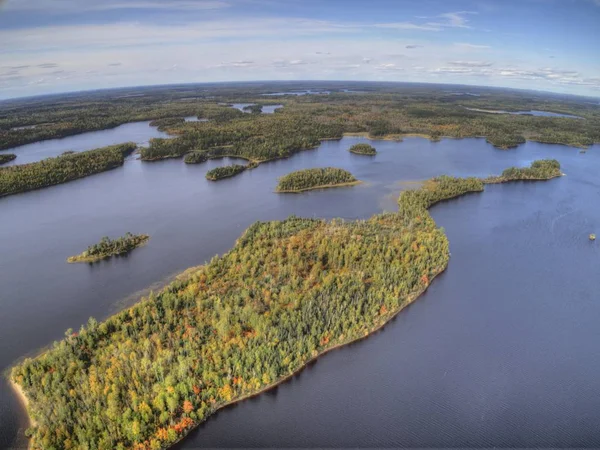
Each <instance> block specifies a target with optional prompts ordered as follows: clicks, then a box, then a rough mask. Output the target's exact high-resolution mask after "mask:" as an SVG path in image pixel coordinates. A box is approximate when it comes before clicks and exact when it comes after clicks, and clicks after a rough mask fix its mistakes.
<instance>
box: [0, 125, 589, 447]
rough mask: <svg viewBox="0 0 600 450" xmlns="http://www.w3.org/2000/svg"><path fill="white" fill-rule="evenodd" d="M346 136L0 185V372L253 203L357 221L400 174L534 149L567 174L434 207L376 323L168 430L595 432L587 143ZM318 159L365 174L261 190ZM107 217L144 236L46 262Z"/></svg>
mask: <svg viewBox="0 0 600 450" xmlns="http://www.w3.org/2000/svg"><path fill="white" fill-rule="evenodd" d="M111 131H114V130H108V131H107V132H111ZM132 139H133V140H135V138H134V137H132V136H131V135H129V134H123V135H122V136H120V139H119V141H118V142H123V141H127V140H132ZM360 141H365V139H362V138H344V139H343V140H341V141H327V142H324V143H323V144H322V145H321V147H320V148H319V149H317V150H310V151H305V152H301V153H299V154H297V155H295V156H293V157H291V158H289V159H286V160H281V161H275V162H271V163H268V164H263V165H261V166H259V167H258V168H256V169H253V170H249V171H246V172H244V173H242V174H241V175H239V176H237V177H234V178H229V179H226V180H222V181H219V182H217V183H214V182H209V181H207V180H206V179H205V178H204V175H205V173H206V172H207V170H209V169H211V168H213V167H215V166H218V165H222V164H227V163H229V161H226V160H221V161H214V160H212V161H208V162H207V163H205V164H201V165H186V164H184V163H183V162H182V161H181V160H167V161H163V162H156V163H143V162H141V161H138V160H134V159H130V160H128V161H127V162H126V163H125V165H124V166H123V167H121V168H118V169H115V170H113V171H109V172H105V173H102V174H98V175H94V176H91V177H88V178H85V179H81V180H77V181H74V182H72V183H67V184H64V185H59V186H54V187H51V188H47V189H43V190H39V191H33V192H29V193H25V194H20V195H14V196H10V197H6V198H2V199H0V219H1V221H2V227H0V255H1V256H0V286H1V287H2V289H1V290H0V306H1V308H0V311H1V313H0V369H2V370H6V369H8V368H9V367H10V366H11V365H12V364H14V363H15V361H17V360H18V359H19V358H21V357H23V356H24V355H28V354H29V355H32V354H35V352H36V351H37V350H38V349H40V348H41V347H43V346H46V345H48V344H49V343H50V342H52V341H53V340H56V339H60V338H61V337H62V336H63V333H64V330H66V329H67V328H70V327H72V328H75V329H77V328H79V326H80V325H81V324H82V323H84V322H85V321H87V319H88V317H90V316H94V317H96V318H99V319H102V318H105V317H107V316H108V315H110V314H112V313H114V312H116V311H117V310H119V309H120V308H122V307H123V306H124V305H126V304H128V303H130V302H131V301H132V300H133V299H135V298H136V296H137V295H139V292H140V291H142V290H144V289H146V288H148V287H150V286H152V285H153V283H156V282H159V281H161V280H166V279H168V278H169V276H171V275H173V274H175V273H178V272H180V271H182V270H184V269H186V268H187V267H190V266H193V265H197V264H201V263H203V262H205V261H206V260H208V259H210V258H211V257H212V256H214V255H215V254H221V253H223V252H225V251H227V250H228V249H229V248H231V246H232V245H233V243H234V242H235V239H236V238H237V237H239V235H240V234H241V233H242V231H243V230H244V229H245V228H246V227H247V226H248V225H250V224H251V223H252V222H254V221H256V220H273V219H283V218H285V217H287V216H289V215H290V214H296V215H300V216H306V217H325V218H331V217H344V218H346V219H357V218H367V217H369V216H370V215H372V214H374V213H377V212H380V211H383V210H390V211H392V210H395V209H396V198H397V196H398V193H399V191H400V190H401V189H402V188H404V187H406V184H405V183H402V182H403V181H414V180H422V179H425V178H429V177H431V176H435V175H439V174H443V173H448V174H453V175H458V176H465V175H478V176H484V175H489V174H494V173H499V172H500V171H501V170H502V169H504V168H506V167H507V166H510V165H519V166H524V165H528V164H529V163H530V162H531V161H532V160H534V159H537V158H541V157H553V158H557V159H559V160H560V161H561V163H562V164H563V171H564V172H565V173H566V174H567V176H565V177H561V178H559V179H555V180H552V181H549V182H546V183H515V184H509V185H497V186H488V187H487V188H486V191H485V192H484V193H482V194H473V195H470V196H467V197H464V198H461V199H458V200H455V201H451V202H447V203H444V204H441V205H438V206H436V207H434V208H433V209H432V214H433V215H434V217H435V219H436V220H437V221H438V224H439V225H440V226H443V227H445V228H446V231H447V234H448V236H449V238H450V242H451V250H452V258H451V261H450V266H449V269H448V270H447V272H446V273H444V274H443V275H442V276H440V277H439V279H436V281H435V282H434V283H433V284H432V286H431V288H430V289H429V291H428V292H427V293H426V294H425V295H424V296H423V297H422V298H421V299H419V300H418V301H417V302H416V303H415V304H414V305H412V306H411V307H410V308H408V309H407V310H406V311H404V312H403V313H402V314H400V315H399V317H398V318H397V319H396V320H395V321H393V322H392V323H391V324H389V325H388V326H387V327H386V328H385V329H384V330H383V331H382V332H380V333H378V334H376V335H375V336H373V337H371V338H369V339H367V340H366V341H363V342H361V343H358V344H354V345H351V346H349V347H346V348H344V349H342V350H339V351H336V352H333V353H331V354H329V355H327V356H326V357H324V358H322V359H321V360H319V361H318V362H317V363H316V364H314V365H312V366H311V367H310V368H308V369H307V370H305V371H304V372H302V373H301V374H300V375H299V376H298V377H296V378H295V379H293V380H292V381H290V382H288V383H285V384H283V385H281V386H280V387H279V388H277V389H276V390H274V391H272V392H270V393H267V394H265V395H262V396H260V397H258V398H256V399H253V400H250V401H247V402H244V403H242V404H240V405H238V406H236V407H233V408H229V409H227V410H224V411H221V412H220V413H218V414H217V415H216V416H214V417H213V418H212V419H210V420H209V421H208V422H207V423H206V424H205V425H203V426H202V427H200V428H199V429H198V430H197V431H196V432H194V433H192V435H191V436H190V438H189V439H187V440H186V441H184V442H183V444H182V445H181V447H182V448H192V447H194V448H196V447H218V446H225V447H228V446H230V447H236V446H246V447H247V446H255V447H284V446H295V447H315V446H321V447H335V446H369V447H385V446H410V447H448V446H478V447H479V446H489V445H497V446H505V447H506V446H522V447H533V446H543V447H548V446H556V447H564V446H600V432H598V427H597V424H598V421H599V419H600V377H598V373H599V371H600V352H598V351H597V350H596V344H597V342H598V341H599V339H600V327H599V326H598V324H597V322H598V321H597V317H599V316H600V301H599V300H600V299H599V298H598V292H600V278H598V276H597V267H598V266H599V263H600V250H599V248H598V244H597V243H591V242H590V241H589V240H588V235H589V233H592V232H595V233H598V232H599V231H600V210H599V209H598V208H596V207H595V206H594V205H597V203H598V196H599V194H600V182H599V181H598V176H597V174H598V171H599V169H600V156H599V155H600V152H599V151H600V146H596V147H594V148H592V149H590V151H588V152H587V153H586V154H580V153H578V151H577V150H576V149H572V148H569V147H564V146H554V145H544V144H539V143H527V144H525V145H522V146H520V147H519V148H517V149H515V150H510V151H501V150H496V149H494V148H493V147H491V146H490V145H488V144H487V143H486V142H485V140H483V139H464V140H450V139H448V140H442V141H441V142H438V143H432V142H430V141H428V140H424V139H419V138H409V139H405V141H404V142H402V143H398V142H391V141H374V142H373V144H374V145H375V146H376V147H377V150H378V152H379V153H378V154H377V155H376V156H375V157H364V156H360V155H354V154H351V153H349V152H348V151H347V149H348V148H349V147H350V146H351V145H352V144H354V143H356V142H360ZM40 145H42V144H40ZM101 145H106V144H104V143H100V144H99V143H98V142H96V143H95V144H94V145H93V147H98V146H101ZM25 153H26V152H23V154H25ZM21 156H24V155H21ZM322 166H337V167H341V168H344V169H347V170H350V171H351V172H352V173H353V174H354V175H355V176H356V177H357V178H359V179H360V180H363V181H365V183H364V184H362V185H358V186H354V187H347V188H338V189H329V190H322V191H311V192H307V193H304V194H301V195H283V194H279V195H278V194H275V193H274V192H273V190H274V188H275V186H276V184H277V178H278V177H280V176H282V175H284V174H286V173H288V172H290V171H293V170H297V169H302V168H310V167H322ZM126 231H131V232H133V233H148V234H150V235H151V239H150V242H149V243H148V245H146V246H144V247H142V248H140V249H136V250H135V251H134V252H132V253H131V254H130V255H129V256H128V257H124V258H115V259H112V260H109V261H104V262H101V263H98V264H93V265H87V264H76V265H70V264H67V263H66V262H65V259H66V258H67V257H68V256H69V255H73V254H77V253H79V252H81V251H82V250H83V249H85V248H86V247H87V246H88V245H90V244H91V243H94V242H97V241H98V239H99V238H100V237H102V236H104V235H108V236H113V237H114V236H119V235H122V234H123V233H125V232H126ZM155 287H156V285H155ZM0 390H1V391H0V424H1V425H0V447H7V446H11V445H12V446H19V445H23V440H22V429H23V428H24V427H25V426H26V420H25V416H24V414H23V411H22V409H21V408H19V405H18V403H17V401H16V399H15V397H14V396H13V395H12V393H11V392H10V391H9V390H8V388H7V386H6V383H5V381H4V380H2V381H1V384H0Z"/></svg>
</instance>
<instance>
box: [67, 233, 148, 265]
mask: <svg viewBox="0 0 600 450" xmlns="http://www.w3.org/2000/svg"><path fill="white" fill-rule="evenodd" d="M149 240H150V236H148V235H146V236H145V237H144V238H143V240H142V241H141V242H140V243H139V244H138V245H136V246H135V247H133V248H132V249H131V250H129V251H128V252H125V253H109V254H106V255H102V256H81V254H79V255H74V256H69V257H68V258H67V262H68V263H69V264H76V263H94V262H98V261H103V260H105V259H108V258H112V257H113V256H127V255H128V254H129V253H131V252H132V251H134V250H135V249H136V248H140V247H143V246H144V245H146V244H147V243H148V241H149Z"/></svg>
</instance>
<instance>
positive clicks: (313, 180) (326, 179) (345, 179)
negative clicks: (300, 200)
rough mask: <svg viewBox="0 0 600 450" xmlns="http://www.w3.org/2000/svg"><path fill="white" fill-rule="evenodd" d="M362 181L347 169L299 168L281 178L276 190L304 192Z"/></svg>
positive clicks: (350, 184)
mask: <svg viewBox="0 0 600 450" xmlns="http://www.w3.org/2000/svg"><path fill="white" fill-rule="evenodd" d="M358 183H360V181H358V180H357V179H356V178H355V177H354V175H352V174H351V173H350V172H348V171H347V170H343V169H337V168H335V167H324V168H317V169H306V170H298V171H296V172H292V173H289V174H287V175H285V176H283V177H281V178H279V184H278V185H277V189H276V190H275V191H276V192H281V193H287V192H303V191H308V190H311V189H322V188H329V187H339V186H352V185H355V184H358Z"/></svg>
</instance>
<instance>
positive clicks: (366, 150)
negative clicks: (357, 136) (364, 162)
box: [348, 144, 377, 156]
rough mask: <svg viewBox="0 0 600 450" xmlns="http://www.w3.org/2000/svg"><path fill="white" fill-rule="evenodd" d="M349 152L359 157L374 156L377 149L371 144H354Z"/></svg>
mask: <svg viewBox="0 0 600 450" xmlns="http://www.w3.org/2000/svg"><path fill="white" fill-rule="evenodd" d="M348 150H350V152H351V153H356V154H357V155H368V156H373V155H376V154H377V150H375V147H373V146H372V145H369V144H354V145H353V146H352V147H350V148H349V149H348Z"/></svg>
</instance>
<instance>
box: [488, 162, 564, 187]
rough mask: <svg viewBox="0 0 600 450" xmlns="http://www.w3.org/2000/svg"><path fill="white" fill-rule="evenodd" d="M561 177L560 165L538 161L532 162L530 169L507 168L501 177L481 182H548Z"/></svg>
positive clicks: (493, 177)
mask: <svg viewBox="0 0 600 450" xmlns="http://www.w3.org/2000/svg"><path fill="white" fill-rule="evenodd" d="M561 175H562V172H561V171H560V163H559V162H558V161H557V160H555V159H540V160H537V161H534V162H532V163H531V166H530V167H509V168H508V169H505V170H504V171H503V172H502V175H500V176H492V177H488V178H486V179H484V180H483V181H484V182H485V183H488V184H492V183H505V182H508V181H519V180H549V179H551V178H556V177H560V176H561Z"/></svg>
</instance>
